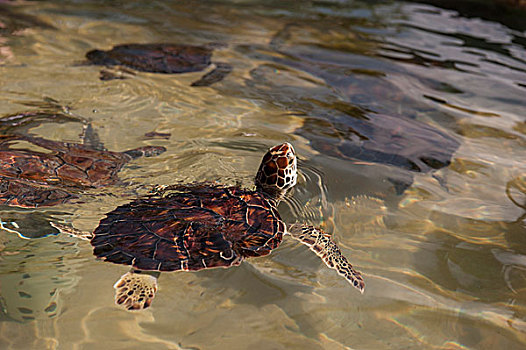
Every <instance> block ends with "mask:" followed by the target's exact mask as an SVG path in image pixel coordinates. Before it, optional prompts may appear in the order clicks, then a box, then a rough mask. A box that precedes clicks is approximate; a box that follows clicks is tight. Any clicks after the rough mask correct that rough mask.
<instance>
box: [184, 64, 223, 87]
mask: <svg viewBox="0 0 526 350" xmlns="http://www.w3.org/2000/svg"><path fill="white" fill-rule="evenodd" d="M215 65H216V68H215V69H214V70H213V71H211V72H209V73H207V74H205V75H203V76H202V77H201V79H199V80H197V81H194V82H193V83H192V85H191V86H210V85H212V84H214V83H217V82H218V81H221V80H223V79H224V78H225V77H226V76H227V75H228V74H230V72H232V66H231V65H229V64H228V63H222V62H216V63H215Z"/></svg>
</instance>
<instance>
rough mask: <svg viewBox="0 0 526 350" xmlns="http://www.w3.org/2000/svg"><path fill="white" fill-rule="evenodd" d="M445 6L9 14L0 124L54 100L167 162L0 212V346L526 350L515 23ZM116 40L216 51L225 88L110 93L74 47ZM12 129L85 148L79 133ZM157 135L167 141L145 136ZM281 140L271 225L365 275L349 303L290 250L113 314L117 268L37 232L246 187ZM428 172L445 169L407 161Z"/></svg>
mask: <svg viewBox="0 0 526 350" xmlns="http://www.w3.org/2000/svg"><path fill="white" fill-rule="evenodd" d="M428 3H433V2H432V1H429V2H428ZM468 3H469V2H468ZM457 5H458V8H457V10H456V9H455V7H454V6H453V7H448V8H439V7H436V5H432V4H424V3H417V2H397V1H393V2H375V3H374V4H369V3H368V2H356V1H349V2H346V1H315V2H302V3H299V2H292V1H291V2H283V1H279V2H278V1H275V2H263V1H260V2H258V1H230V2H228V1H213V2H206V3H205V2H191V1H173V2H165V1H163V2H160V1H153V2H149V4H148V5H145V2H139V1H125V2H115V1H113V2H104V1H91V2H89V1H60V2H59V1H47V2H38V3H36V2H35V3H21V4H18V5H14V6H11V5H2V6H6V7H5V9H9V10H5V9H4V8H1V9H0V22H1V23H3V25H2V26H0V76H1V79H0V100H1V101H2V103H1V104H0V115H1V116H8V115H12V114H14V113H20V112H24V111H39V110H44V109H50V108H51V109H53V108H59V107H56V106H55V107H53V106H52V105H53V103H54V102H50V101H56V104H57V105H62V106H69V107H70V109H71V113H72V114H73V115H75V116H78V117H82V118H84V119H87V120H89V121H90V122H91V124H92V126H93V128H94V129H95V130H96V131H97V133H98V135H99V137H100V139H101V141H102V142H103V143H104V146H105V147H106V148H107V149H109V150H115V151H124V150H127V149H131V148H136V147H139V146H143V145H160V146H165V147H166V148H167V149H168V151H167V152H165V153H163V154H162V155H160V156H158V157H152V158H140V159H137V160H134V161H133V162H130V163H129V164H128V165H127V166H126V167H125V168H124V169H123V170H122V171H121V172H120V174H119V176H120V179H121V180H122V183H121V184H118V185H115V186H110V187H107V188H104V189H99V190H90V191H87V192H86V193H85V194H83V196H82V199H81V201H80V203H74V204H65V205H61V206H56V207H52V208H48V209H35V210H27V209H25V210H24V209H17V208H9V207H3V208H2V209H1V211H0V218H1V219H2V223H3V227H4V228H5V229H4V230H0V244H1V247H2V251H1V260H0V296H1V300H0V301H1V313H0V348H2V349H43V348H49V349H72V348H73V349H93V348H98V349H101V348H107V349H224V348H231V349H247V348H250V349H282V348H286V349H350V348H352V349H501V348H506V349H522V348H524V347H525V346H526V227H525V225H526V219H525V217H526V216H525V209H526V165H525V164H526V162H525V160H526V137H525V134H526V124H525V121H524V120H525V119H524V117H525V113H526V108H525V107H526V100H525V98H524V96H526V35H525V34H526V24H525V23H524V22H523V21H521V20H520V19H521V18H522V19H523V18H524V15H525V13H524V12H522V13H521V12H519V10H511V9H509V8H502V7H501V8H498V9H497V10H498V11H497V10H495V8H494V7H492V6H493V5H491V3H489V2H481V3H480V4H479V6H478V7H477V12H470V11H469V9H470V8H469V6H468V7H466V6H464V3H462V2H461V3H458V4H457ZM2 11H3V12H2ZM5 11H11V12H13V13H18V14H23V15H25V17H24V16H21V17H16V16H14V15H12V13H11V12H10V13H9V14H7V15H5V14H6V12H5ZM459 11H460V12H459ZM499 14H500V15H499ZM1 16H3V17H1ZM28 16H35V17H34V18H38V21H31V20H30V19H28ZM29 18H31V17H29ZM8 19H9V20H8ZM129 42H137V43H152V42H176V43H192V44H207V43H219V44H223V45H218V46H222V47H218V49H217V50H216V51H215V53H214V56H213V59H214V60H215V61H216V62H228V63H230V64H231V65H232V66H233V67H234V70H233V72H232V73H231V74H230V75H228V76H227V77H226V78H225V79H224V80H223V81H221V82H218V83H216V84H214V85H212V86H210V87H204V88H203V87H201V88H194V87H190V84H191V83H192V82H193V81H195V80H197V79H198V78H199V77H200V76H201V75H202V73H189V74H184V75H157V74H152V73H137V74H136V75H135V76H130V77H129V78H128V79H125V80H112V81H107V82H103V81H100V80H99V78H98V77H99V71H100V67H96V66H89V65H85V64H83V61H84V54H85V53H86V52H87V51H89V50H92V49H95V48H98V49H109V48H111V47H112V46H113V45H117V44H122V43H129ZM382 115H386V116H387V117H381V116H382ZM378 116H380V117H378ZM360 120H361V121H365V122H364V123H365V124H363V125H365V126H363V125H362V124H360V123H359V121H360ZM424 129H425V130H432V131H430V133H431V134H427V133H425V132H424V131H423V130H424ZM18 131H21V132H30V133H32V134H36V135H39V136H43V137H46V138H50V139H55V140H63V141H72V142H80V137H79V134H81V133H82V124H81V123H80V122H76V121H74V120H69V121H63V122H60V123H59V122H58V121H50V122H42V123H39V124H37V123H35V124H28V125H25V126H21V127H20V129H19V130H18ZM152 131H155V132H159V133H170V134H171V136H170V137H169V138H168V139H166V138H162V137H157V138H151V137H145V136H144V135H145V134H146V133H149V132H152ZM426 135H427V136H426ZM429 135H434V136H432V137H431V136H429ZM439 135H440V136H439ZM428 136H429V137H428ZM437 139H440V140H441V141H440V143H438V145H436V144H433V142H432V141H433V140H437ZM284 141H289V142H292V143H293V144H294V146H295V148H296V151H297V153H298V154H299V157H300V164H299V165H300V171H301V174H300V179H299V183H298V186H297V187H296V189H295V190H294V191H293V193H291V196H290V198H288V199H287V200H286V201H285V202H283V203H282V204H281V205H280V213H281V214H282V216H283V218H284V220H286V221H287V222H294V221H296V220H298V221H305V222H309V223H311V224H314V225H319V226H322V227H323V228H325V229H326V230H327V231H329V232H331V233H333V234H334V236H335V239H336V240H337V241H338V242H339V243H340V245H341V247H342V249H343V251H344V252H345V253H346V254H347V255H348V256H349V257H350V260H351V262H352V263H353V264H354V266H355V267H356V268H357V269H359V270H360V271H362V272H363V273H364V278H365V281H366V291H365V293H364V294H363V295H360V293H358V292H357V291H355V290H354V289H352V288H351V287H350V286H349V285H348V284H347V283H346V282H345V281H344V280H343V279H342V278H340V277H338V276H337V274H336V273H334V271H331V270H328V269H327V268H326V267H325V266H323V265H322V263H321V262H320V260H319V259H318V258H317V257H316V256H315V255H314V254H312V253H311V252H310V251H308V250H307V249H306V247H304V246H302V245H300V244H298V243H296V242H294V241H291V240H288V239H285V240H284V241H283V243H282V245H281V246H280V247H279V248H278V249H277V250H275V251H274V252H273V253H272V254H271V255H269V256H267V257H264V258H259V259H252V260H248V261H245V262H244V263H243V264H242V265H241V266H239V267H235V268H231V269H224V270H223V269H219V270H206V271H200V272H196V273H171V274H170V273H165V274H163V275H162V276H161V278H160V280H159V282H160V290H159V293H158V295H157V297H156V298H155V301H154V303H153V305H152V307H151V308H150V309H148V310H146V311H143V312H127V311H124V310H121V309H119V308H118V307H117V306H115V305H114V303H113V288H112V285H113V283H114V282H115V281H116V280H117V279H118V278H119V276H120V275H121V274H123V273H125V272H126V271H127V267H125V266H119V265H113V264H109V263H104V262H101V261H97V260H96V259H95V258H94V257H93V256H92V253H91V247H90V245H89V244H88V243H86V242H82V241H78V240H76V239H74V238H71V237H68V236H65V235H49V234H50V233H54V231H53V229H51V228H50V227H49V226H48V224H47V223H48V222H49V221H50V220H66V221H67V222H71V223H72V224H73V225H74V226H75V227H77V228H79V229H82V230H92V229H94V228H95V227H96V226H97V223H98V221H99V220H100V219H101V218H102V217H103V216H104V213H106V212H108V211H111V210H112V209H114V208H115V207H116V206H117V205H119V204H123V203H126V202H129V201H130V200H132V199H133V198H136V197H137V196H138V195H141V194H145V193H147V192H148V191H149V190H150V189H151V186H152V185H157V184H171V183H175V182H192V181H221V182H222V183H226V184H236V183H240V184H241V185H244V186H251V185H252V181H253V176H254V174H255V170H256V169H257V166H258V164H259V161H260V158H261V156H262V154H263V153H264V151H265V149H266V148H268V147H270V146H272V145H274V144H277V143H279V142H284ZM373 141H375V142H377V144H375V143H374V142H373ZM400 144H402V146H404V147H405V148H403V149H404V151H396V150H397V145H400ZM355 145H358V146H359V147H358V150H367V152H363V153H356V152H357V146H355ZM386 145H387V146H386ZM372 150H375V151H376V153H374V152H372ZM388 150H395V151H396V152H395V153H396V154H400V153H403V152H407V153H406V154H404V155H405V156H407V158H404V159H410V160H412V161H414V162H416V163H415V164H417V165H418V167H417V168H415V167H411V166H409V165H408V166H404V164H405V163H400V162H398V161H397V159H398V158H396V157H391V156H386V154H387V153H388ZM371 152H372V153H371ZM422 154H423V155H425V157H423V156H421V155H422ZM437 155H441V156H440V157H442V158H443V157H446V158H447V159H446V160H448V161H450V164H449V165H448V162H445V163H444V164H437V163H436V162H431V161H428V162H427V163H426V162H423V161H422V159H426V160H428V159H429V158H430V157H435V156H437ZM419 156H420V158H419ZM437 157H438V156H437ZM440 157H439V158H440ZM442 158H440V159H442ZM42 236H44V237H42ZM24 237H25V238H30V239H25V238H24ZM38 237H41V238H38Z"/></svg>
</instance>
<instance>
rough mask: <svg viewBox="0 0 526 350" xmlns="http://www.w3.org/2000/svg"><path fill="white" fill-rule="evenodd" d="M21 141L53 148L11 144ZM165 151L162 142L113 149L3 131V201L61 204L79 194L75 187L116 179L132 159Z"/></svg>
mask: <svg viewBox="0 0 526 350" xmlns="http://www.w3.org/2000/svg"><path fill="white" fill-rule="evenodd" d="M17 141H26V142H29V143H31V144H33V145H36V146H39V147H42V148H45V149H48V150H50V151H52V152H48V153H44V152H38V151H34V150H28V149H14V148H11V147H10V146H11V144H12V143H13V142H17ZM164 151H165V148H164V147H161V146H145V147H140V148H136V149H132V150H129V151H125V152H111V151H103V150H96V149H93V148H90V147H89V146H87V145H81V144H76V143H66V142H58V141H52V140H47V139H44V138H41V137H36V136H28V135H0V204H5V205H9V206H17V207H24V208H35V207H42V206H53V205H57V204H61V203H64V202H66V201H68V200H70V199H73V198H76V197H77V196H76V195H75V194H74V192H75V191H78V190H82V189H87V188H95V187H102V186H107V185H110V184H113V183H115V182H116V181H117V173H118V171H119V170H120V169H121V168H122V167H123V166H124V164H126V163H127V162H129V161H130V160H132V159H134V158H138V157H140V156H146V157H149V156H154V155H158V154H160V153H162V152H164Z"/></svg>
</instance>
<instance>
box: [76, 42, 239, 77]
mask: <svg viewBox="0 0 526 350" xmlns="http://www.w3.org/2000/svg"><path fill="white" fill-rule="evenodd" d="M216 46H217V45H216ZM213 48H214V45H213V44H211V45H208V46H195V45H183V44H162V43H160V44H123V45H117V46H114V47H113V48H112V49H111V50H107V51H103V50H91V51H89V52H88V53H86V58H87V59H88V60H89V61H90V63H92V64H96V65H101V66H107V67H109V66H121V67H127V68H131V69H135V70H137V71H142V72H150V73H163V74H181V73H189V72H200V71H203V70H205V69H206V68H208V67H209V66H210V65H211V64H212V60H211V57H212V52H213ZM214 64H215V69H213V70H212V71H210V72H209V73H207V74H205V75H204V76H203V77H202V78H201V79H199V80H198V81H195V82H194V83H192V86H209V85H211V84H213V83H216V82H219V81H221V80H223V78H224V77H225V76H227V75H228V74H229V73H230V72H231V71H232V66H231V65H229V64H228V63H223V62H215V63H214ZM100 79H101V80H112V79H123V76H122V75H115V74H111V73H110V72H108V71H102V72H101V76H100Z"/></svg>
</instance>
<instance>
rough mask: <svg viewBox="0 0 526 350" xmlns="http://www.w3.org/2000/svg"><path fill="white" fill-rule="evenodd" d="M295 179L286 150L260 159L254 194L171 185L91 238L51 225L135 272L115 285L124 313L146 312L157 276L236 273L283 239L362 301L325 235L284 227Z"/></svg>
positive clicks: (121, 211) (356, 275)
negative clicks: (233, 269)
mask: <svg viewBox="0 0 526 350" xmlns="http://www.w3.org/2000/svg"><path fill="white" fill-rule="evenodd" d="M296 177H297V173H296V155H295V152H294V149H293V147H292V145H291V144H289V143H284V144H281V145H277V146H274V147H272V148H271V149H270V150H269V151H268V152H267V153H266V154H265V156H264V157H263V160H262V162H261V165H260V167H259V170H258V172H257V175H256V178H255V184H256V189H255V190H248V189H243V188H240V187H235V186H234V187H225V186H221V185H218V184H210V183H197V184H189V185H173V186H168V187H165V188H161V189H160V190H159V191H157V192H155V193H154V194H152V195H151V196H149V197H145V198H139V199H137V200H135V201H133V202H131V203H129V204H125V205H122V206H120V207H118V208H116V209H115V210H113V211H112V212H110V213H108V214H107V216H106V217H105V218H104V219H102V220H101V221H100V223H99V225H98V227H97V228H96V229H95V231H94V232H93V233H92V234H91V233H83V232H80V231H78V230H75V229H73V228H71V227H70V226H65V225H62V224H55V223H53V224H52V225H53V226H54V227H56V228H57V229H59V230H61V231H62V232H65V233H69V234H71V235H74V236H77V237H80V238H85V239H89V240H90V242H91V245H92V246H93V247H94V251H93V252H94V255H96V256H97V257H99V258H102V259H103V260H105V261H109V262H113V263H117V264H124V265H131V266H132V267H133V269H132V271H131V272H127V273H126V274H124V275H123V276H122V277H121V278H120V279H119V280H118V281H117V283H115V285H114V288H115V289H116V295H115V302H116V303H117V304H119V305H122V306H124V307H125V308H127V309H143V308H147V307H148V306H150V304H151V302H152V299H153V297H154V295H155V292H156V291H157V281H156V277H157V275H158V272H161V271H179V270H183V271H196V270H201V269H207V268H214V267H224V268H226V267H230V266H234V265H239V264H240V263H241V262H242V261H243V260H244V259H245V258H251V257H258V256H264V255H267V254H269V253H270V252H271V251H272V250H273V249H275V248H277V247H278V246H279V244H280V243H281V240H282V238H283V235H284V234H289V235H290V236H291V237H293V238H295V239H297V240H299V241H300V242H302V243H304V244H306V245H307V246H308V247H309V248H310V249H311V250H313V251H314V252H315V253H316V254H317V255H318V256H319V257H320V258H321V259H322V260H323V261H324V262H325V264H327V266H328V267H330V268H333V269H336V271H337V272H338V273H339V274H340V275H342V276H343V277H344V278H345V279H346V280H347V281H348V282H350V283H351V285H353V286H354V287H356V288H357V289H358V290H360V291H361V292H362V293H363V291H364V287H365V284H364V281H363V278H362V276H361V274H360V272H358V271H356V270H354V268H353V267H352V266H351V264H350V263H349V262H348V261H347V259H346V258H345V257H344V256H343V255H342V253H341V251H340V249H339V248H338V246H337V244H336V243H335V242H334V241H333V240H332V238H331V236H330V235H329V234H327V233H325V232H323V231H322V230H321V229H319V228H315V227H313V226H309V225H304V224H294V225H291V226H289V227H288V229H287V227H286V226H285V224H284V223H283V221H282V220H281V218H280V216H279V214H278V212H277V209H276V207H277V204H278V203H279V201H280V200H281V199H282V198H283V196H284V195H285V193H286V192H287V190H288V189H290V188H291V187H293V186H294V185H295V184H296ZM141 271H156V272H157V273H154V274H152V273H150V274H148V273H146V274H145V273H140V272H141ZM154 275H155V276H154Z"/></svg>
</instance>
